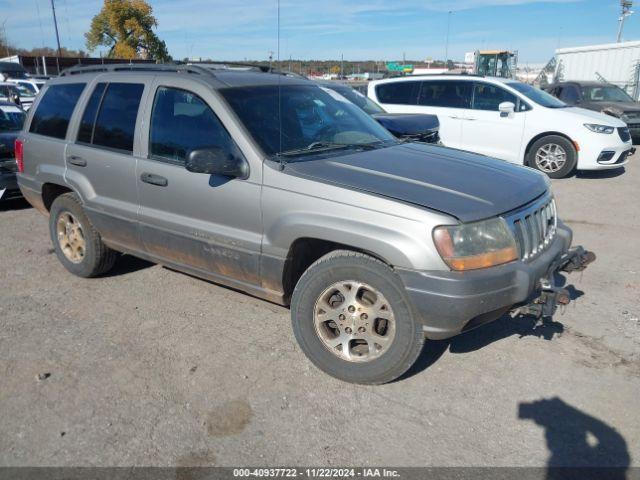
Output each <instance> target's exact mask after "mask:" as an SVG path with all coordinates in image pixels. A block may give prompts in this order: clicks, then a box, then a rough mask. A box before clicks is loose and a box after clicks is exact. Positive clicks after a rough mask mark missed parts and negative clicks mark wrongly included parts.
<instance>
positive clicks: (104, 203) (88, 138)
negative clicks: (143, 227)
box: [66, 75, 150, 251]
mask: <svg viewBox="0 0 640 480" xmlns="http://www.w3.org/2000/svg"><path fill="white" fill-rule="evenodd" d="M149 84H150V79H149V77H148V76H147V77H141V76H136V75H118V76H117V77H116V76H112V77H104V76H103V77H99V80H98V81H97V82H94V84H92V85H91V88H90V89H89V90H90V91H89V92H87V94H86V96H85V97H86V98H85V102H84V108H83V110H82V115H81V116H80V117H79V121H78V124H77V126H76V127H77V128H76V133H75V138H74V140H75V141H74V143H71V144H70V145H69V147H68V149H67V154H66V163H67V170H66V181H67V182H68V183H69V184H70V185H71V186H72V187H73V188H74V189H75V190H76V191H77V192H78V193H79V194H80V196H81V197H82V199H83V202H84V205H85V209H86V211H87V214H88V216H89V218H90V219H91V221H92V222H93V224H94V225H95V226H96V228H97V229H98V231H99V232H100V233H101V235H102V237H103V239H104V240H105V241H106V242H107V243H108V244H110V245H112V246H113V247H115V248H116V249H120V250H122V251H140V250H141V249H142V244H141V241H140V235H139V231H138V218H137V217H138V193H137V181H136V162H137V161H138V160H137V152H138V151H139V148H140V147H139V141H138V138H137V137H138V126H139V125H140V122H141V120H142V113H141V111H140V110H141V109H140V105H141V104H142V102H143V100H144V97H145V95H146V93H147V90H148V89H149V88H150V85H149Z"/></svg>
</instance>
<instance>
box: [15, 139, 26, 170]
mask: <svg viewBox="0 0 640 480" xmlns="http://www.w3.org/2000/svg"><path fill="white" fill-rule="evenodd" d="M23 146H24V142H23V141H22V140H20V139H19V138H16V144H15V150H14V154H15V156H16V163H17V164H18V172H20V173H23V172H24V157H23V153H24V149H23Z"/></svg>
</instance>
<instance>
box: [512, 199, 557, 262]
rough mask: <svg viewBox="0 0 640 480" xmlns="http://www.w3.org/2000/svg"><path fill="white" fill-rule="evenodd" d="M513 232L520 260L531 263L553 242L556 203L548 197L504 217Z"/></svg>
mask: <svg viewBox="0 0 640 480" xmlns="http://www.w3.org/2000/svg"><path fill="white" fill-rule="evenodd" d="M505 220H506V221H507V223H508V224H509V226H510V227H511V230H512V231H513V233H514V235H515V237H516V242H517V244H518V249H519V251H520V258H521V259H522V260H524V261H525V262H528V261H531V260H533V259H534V258H536V257H537V256H538V255H540V254H541V253H542V252H544V251H545V250H546V249H547V248H548V247H549V245H550V244H551V242H552V241H553V239H554V237H555V235H556V230H557V228H558V218H557V214H556V202H555V200H554V199H553V198H552V197H551V198H550V197H549V196H545V197H544V199H543V200H541V201H537V202H535V203H533V204H532V205H529V206H527V207H525V208H523V209H520V210H518V211H516V212H515V213H513V214H511V215H508V216H506V217H505Z"/></svg>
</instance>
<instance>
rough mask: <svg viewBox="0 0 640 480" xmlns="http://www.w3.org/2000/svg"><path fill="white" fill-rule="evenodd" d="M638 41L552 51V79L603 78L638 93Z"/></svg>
mask: <svg viewBox="0 0 640 480" xmlns="http://www.w3.org/2000/svg"><path fill="white" fill-rule="evenodd" d="M639 65H640V41H636V42H622V43H606V44H602V45H591V46H587V47H574V48H560V49H558V50H556V69H555V72H554V77H555V79H556V81H568V80H579V81H580V80H582V81H607V82H609V83H613V84H615V85H618V86H619V87H622V88H625V89H627V91H628V92H629V93H630V94H633V93H634V91H635V93H636V98H637V95H638V88H637V85H638V79H639V77H638V75H639V74H640V70H639Z"/></svg>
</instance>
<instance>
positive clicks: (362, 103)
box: [326, 85, 386, 115]
mask: <svg viewBox="0 0 640 480" xmlns="http://www.w3.org/2000/svg"><path fill="white" fill-rule="evenodd" d="M326 88H330V89H331V90H333V91H335V92H338V93H339V94H340V95H342V96H343V97H344V98H346V99H347V100H349V101H350V102H351V103H353V104H354V105H356V106H358V107H360V108H361V109H362V110H364V111H365V112H366V113H368V114H369V115H375V114H376V113H386V112H385V111H384V109H383V108H382V107H381V106H380V105H378V104H377V103H376V102H374V101H373V100H370V99H369V98H367V97H366V96H364V95H363V94H361V93H360V92H358V91H357V90H354V89H353V88H351V87H346V86H344V85H335V86H334V85H326Z"/></svg>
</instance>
